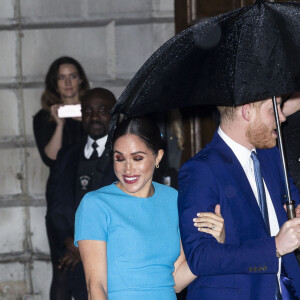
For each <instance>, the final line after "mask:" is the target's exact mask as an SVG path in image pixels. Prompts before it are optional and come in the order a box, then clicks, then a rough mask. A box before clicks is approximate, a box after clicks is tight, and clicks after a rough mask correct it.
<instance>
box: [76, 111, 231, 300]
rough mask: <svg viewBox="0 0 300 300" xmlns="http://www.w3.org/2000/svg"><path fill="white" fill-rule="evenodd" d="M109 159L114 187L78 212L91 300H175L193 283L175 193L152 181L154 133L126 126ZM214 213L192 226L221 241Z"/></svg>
mask: <svg viewBox="0 0 300 300" xmlns="http://www.w3.org/2000/svg"><path fill="white" fill-rule="evenodd" d="M113 157H114V171H115V173H116V176H117V178H118V179H119V181H118V182H117V183H113V184H111V185H109V186H106V187H104V188H101V189H99V190H97V191H94V192H90V193H88V194H86V195H85V197H84V198H83V200H82V201H81V203H80V206H79V208H78V210H77V213H76V220H75V244H76V245H78V246H79V251H80V255H81V258H82V261H83V265H84V270H85V276H86V282H87V289H88V293H89V299H90V300H95V299H97V300H100V299H109V300H140V299H143V300H157V299H162V300H176V294H175V292H179V291H180V290H181V289H183V288H184V287H185V286H187V285H188V284H189V283H190V282H191V281H192V280H193V279H195V278H196V277H195V276H194V275H193V274H192V273H191V271H190V270H189V268H188V265H187V263H186V260H185V256H184V253H183V250H182V246H181V242H180V235H179V227H178V212H177V191H176V190H175V189H173V188H170V187H168V186H165V185H161V184H158V183H156V182H153V181H152V177H153V173H154V170H155V168H158V167H159V163H160V161H161V159H162V157H163V150H162V141H161V136H160V131H159V129H158V128H157V127H156V126H155V125H154V123H152V121H150V120H149V119H147V118H144V117H139V118H133V119H127V120H125V121H123V122H122V123H120V124H119V125H118V126H117V128H116V130H115V133H114V137H113ZM219 210H220V207H219V206H217V207H216V214H213V213H201V216H200V218H195V219H194V220H191V222H192V221H194V222H195V226H197V227H198V230H200V231H204V232H207V233H209V234H212V235H214V236H215V238H216V239H217V240H218V241H219V242H224V240H225V233H224V225H223V218H222V217H221V215H220V212H219ZM195 230H197V229H196V228H195Z"/></svg>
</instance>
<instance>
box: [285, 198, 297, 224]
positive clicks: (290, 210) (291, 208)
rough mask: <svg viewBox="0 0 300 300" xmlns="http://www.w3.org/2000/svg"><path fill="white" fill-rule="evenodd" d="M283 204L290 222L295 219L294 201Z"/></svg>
mask: <svg viewBox="0 0 300 300" xmlns="http://www.w3.org/2000/svg"><path fill="white" fill-rule="evenodd" d="M285 204H286V212H287V216H288V219H289V220H290V219H294V218H296V210H295V201H294V200H292V203H289V202H288V201H286V202H285Z"/></svg>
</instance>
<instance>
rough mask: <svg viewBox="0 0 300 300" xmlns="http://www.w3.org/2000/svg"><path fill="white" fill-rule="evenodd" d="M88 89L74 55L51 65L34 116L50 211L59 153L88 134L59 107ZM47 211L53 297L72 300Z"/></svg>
mask: <svg viewBox="0 0 300 300" xmlns="http://www.w3.org/2000/svg"><path fill="white" fill-rule="evenodd" d="M88 89H89V83H88V80H87V77H86V75H85V72H84V70H83V68H82V66H81V65H80V64H79V63H78V62H77V61H76V60H75V59H74V58H71V57H67V56H64V57H60V58H58V59H56V60H55V61H54V62H53V63H52V64H51V65H50V67H49V70H48V72H47V75H46V79H45V91H44V92H43V94H42V97H41V104H42V109H41V110H40V111H39V112H38V113H37V114H36V115H35V116H34V118H33V131H34V136H35V141H36V144H37V147H38V150H39V153H40V156H41V158H42V161H43V162H44V163H45V164H46V165H47V166H48V167H49V169H50V175H49V178H48V181H47V186H46V200H47V212H48V211H49V210H50V209H51V199H49V196H48V193H49V188H48V187H49V182H50V180H51V171H52V170H53V167H54V165H55V161H56V156H57V153H58V151H59V150H60V148H61V147H62V146H65V145H71V144H74V143H76V142H78V141H80V140H81V139H82V138H83V137H84V136H85V133H84V131H83V129H82V126H81V122H79V120H78V119H72V118H68V119H64V118H59V117H58V109H59V107H60V106H62V105H66V104H77V103H79V99H80V97H81V95H83V93H84V92H85V91H87V90H88ZM47 215H48V214H46V228H47V235H48V240H49V245H50V253H51V261H52V266H53V278H52V284H51V289H50V300H54V299H55V300H69V299H71V295H70V293H69V291H68V289H67V285H66V274H65V273H63V272H62V271H60V270H58V268H57V266H58V257H59V255H58V254H57V253H56V252H57V249H56V247H55V237H54V236H53V235H52V231H51V225H50V222H49V221H48V219H47Z"/></svg>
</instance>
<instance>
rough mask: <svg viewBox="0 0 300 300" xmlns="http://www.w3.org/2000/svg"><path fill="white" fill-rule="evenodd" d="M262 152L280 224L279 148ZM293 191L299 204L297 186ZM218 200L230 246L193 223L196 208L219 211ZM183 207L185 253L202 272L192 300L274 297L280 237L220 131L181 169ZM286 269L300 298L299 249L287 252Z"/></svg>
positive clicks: (283, 218)
mask: <svg viewBox="0 0 300 300" xmlns="http://www.w3.org/2000/svg"><path fill="white" fill-rule="evenodd" d="M257 154H258V158H259V160H260V164H261V171H262V176H263V178H264V180H265V183H266V185H267V187H268V191H269V193H270V196H271V199H272V201H273V205H274V208H275V211H276V215H277V218H278V222H279V226H280V227H281V226H282V225H283V223H284V222H285V221H287V216H286V212H285V210H284V208H283V203H284V201H285V195H286V191H285V185H284V179H283V172H282V166H281V162H280V158H279V151H278V148H277V147H275V148H272V149H266V150H259V149H257ZM291 194H292V197H293V199H294V200H295V201H296V205H297V204H299V199H300V196H299V193H298V191H297V189H296V188H295V186H294V185H293V184H291ZM217 204H220V205H221V214H222V217H223V218H224V221H225V232H226V241H225V244H220V243H218V242H217V241H216V239H215V238H214V237H213V236H212V235H209V234H206V233H200V232H199V231H198V230H197V229H196V228H195V227H194V226H193V221H192V220H193V218H195V217H196V213H197V212H206V211H211V212H214V209H215V206H216V205H217ZM178 206H179V223H180V232H181V239H182V244H183V248H184V252H185V255H186V259H187V262H188V265H189V267H190V269H191V271H192V272H193V273H194V274H195V275H197V276H198V278H197V279H196V280H195V281H194V282H192V283H191V284H190V286H189V289H188V296H187V299H189V300H190V299H191V300H196V299H209V300H212V299H214V300H215V299H224V300H226V299H230V300H233V299H243V300H247V299H249V300H250V299H251V300H252V299H255V300H259V299H264V300H268V299H270V300H271V299H272V300H274V299H275V296H274V295H275V284H276V281H275V280H276V276H277V272H278V267H279V263H278V262H279V260H278V258H277V257H276V247H275V238H274V237H270V236H268V234H267V231H266V227H265V224H264V221H263V218H262V215H261V212H260V209H259V206H258V204H257V200H256V198H255V196H254V194H253V191H252V189H251V186H250V184H249V181H248V179H247V177H246V175H245V172H244V170H243V168H242V166H241V165H240V163H239V161H238V159H237V158H236V156H235V155H234V153H233V152H232V150H231V149H230V148H229V147H228V146H227V144H226V143H225V142H224V141H223V140H222V138H221V137H220V136H219V134H218V133H217V132H216V133H215V135H214V137H213V140H212V142H211V143H210V144H208V145H207V146H206V147H205V148H204V149H203V150H201V151H200V152H199V153H198V154H196V155H195V156H194V157H193V158H192V159H190V160H189V161H188V162H187V163H185V164H184V165H183V167H182V168H181V170H180V173H179V199H178ZM282 267H283V268H284V270H285V271H286V272H287V274H288V276H289V278H290V280H289V284H290V286H291V287H292V289H293V293H294V298H292V299H300V267H299V265H298V263H297V261H296V258H295V255H294V253H291V254H287V255H285V256H283V258H282ZM283 296H284V295H283ZM286 299H289V298H286Z"/></svg>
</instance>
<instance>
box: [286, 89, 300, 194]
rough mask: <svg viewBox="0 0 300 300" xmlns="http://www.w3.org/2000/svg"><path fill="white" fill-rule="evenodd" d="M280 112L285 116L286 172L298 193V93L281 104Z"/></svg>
mask: <svg viewBox="0 0 300 300" xmlns="http://www.w3.org/2000/svg"><path fill="white" fill-rule="evenodd" d="M282 112H283V114H284V115H285V116H286V122H285V123H284V124H283V126H282V134H283V144H284V148H285V154H286V161H287V165H288V170H289V172H290V174H291V176H292V177H293V179H294V183H295V185H296V186H297V188H298V190H299V191H300V92H296V93H294V94H292V95H291V96H290V97H289V98H288V99H287V101H285V102H284V103H283V107H282Z"/></svg>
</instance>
